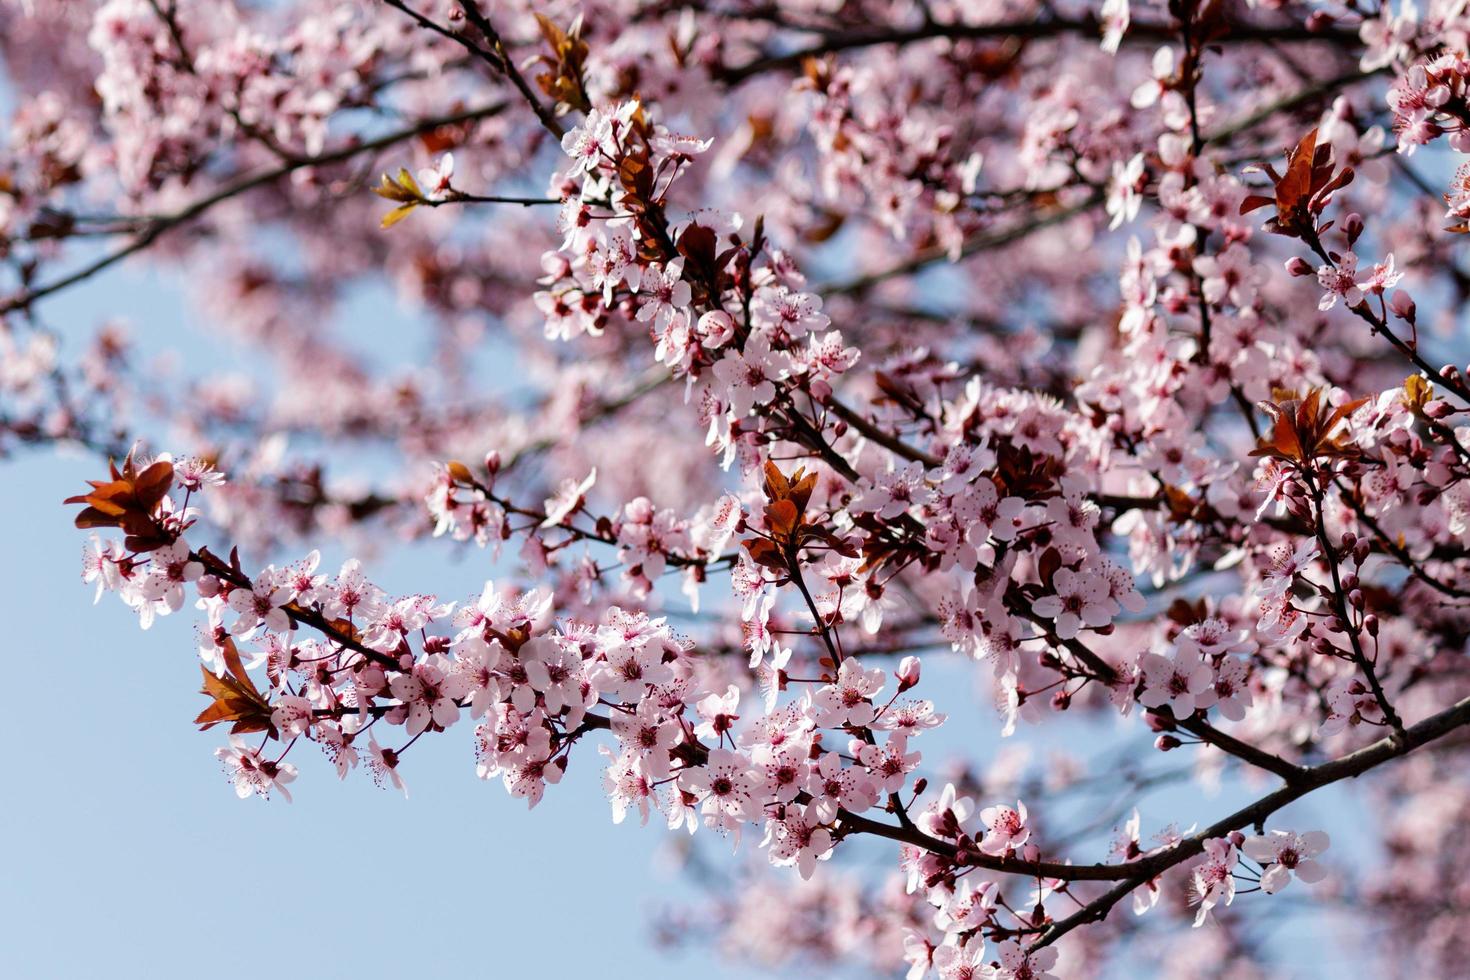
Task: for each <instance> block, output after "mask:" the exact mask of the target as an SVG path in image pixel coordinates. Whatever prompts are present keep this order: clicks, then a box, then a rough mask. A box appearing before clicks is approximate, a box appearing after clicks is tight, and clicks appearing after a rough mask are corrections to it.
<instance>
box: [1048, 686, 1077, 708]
mask: <svg viewBox="0 0 1470 980" xmlns="http://www.w3.org/2000/svg"><path fill="white" fill-rule="evenodd" d="M1051 706H1052V708H1053V709H1055V710H1057V711H1066V710H1067V709H1068V708H1070V707H1071V706H1072V695H1070V694H1068V693H1067V692H1066V691H1057V693H1055V694H1053V695H1052V696H1051Z"/></svg>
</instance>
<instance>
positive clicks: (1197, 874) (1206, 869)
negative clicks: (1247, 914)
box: [1189, 837, 1239, 927]
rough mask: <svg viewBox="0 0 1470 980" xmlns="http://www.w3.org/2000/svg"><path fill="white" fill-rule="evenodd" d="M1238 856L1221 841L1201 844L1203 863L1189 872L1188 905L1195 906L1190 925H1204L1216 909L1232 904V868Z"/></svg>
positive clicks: (1219, 839) (1233, 895)
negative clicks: (1192, 923) (1203, 845)
mask: <svg viewBox="0 0 1470 980" xmlns="http://www.w3.org/2000/svg"><path fill="white" fill-rule="evenodd" d="M1238 860H1239V856H1238V855H1237V854H1236V853H1235V848H1234V846H1232V845H1231V843H1230V841H1228V840H1226V839H1225V838H1223V837H1211V838H1210V839H1208V840H1206V841H1205V859H1204V860H1203V861H1201V862H1200V863H1199V864H1197V865H1195V866H1194V868H1193V869H1192V870H1191V871H1190V876H1189V885H1190V902H1191V903H1192V904H1198V905H1199V909H1198V911H1197V912H1196V913H1195V917H1194V924H1195V926H1196V927H1199V926H1201V925H1203V924H1204V921H1205V919H1206V918H1207V917H1208V916H1209V914H1210V910H1211V909H1213V908H1214V907H1215V906H1216V905H1219V904H1222V903H1223V904H1225V905H1229V904H1230V903H1231V902H1233V901H1234V900H1235V865H1236V862H1237V861H1238Z"/></svg>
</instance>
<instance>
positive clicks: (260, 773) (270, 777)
mask: <svg viewBox="0 0 1470 980" xmlns="http://www.w3.org/2000/svg"><path fill="white" fill-rule="evenodd" d="M214 754H215V756H216V757H217V758H218V759H219V760H220V764H221V765H222V766H223V767H224V770H225V775H227V776H229V777H230V781H231V782H232V783H234V784H235V795H236V796H238V797H240V799H242V800H243V799H245V798H246V797H247V796H249V795H250V794H251V793H254V794H255V795H256V796H261V797H269V796H270V795H271V791H272V790H276V791H277V792H279V793H280V794H281V796H282V797H283V798H284V799H285V801H286V802H287V803H290V802H291V793H290V792H289V791H288V790H287V789H286V784H287V783H289V782H291V781H292V780H294V779H295V778H296V767H295V766H293V765H291V764H290V763H288V762H282V763H275V762H272V761H271V760H269V759H266V758H264V757H262V756H261V754H260V753H259V752H258V751H256V750H255V749H253V748H251V747H250V746H248V745H246V744H245V740H244V739H243V738H241V737H240V736H238V735H231V736H230V747H229V748H227V749H223V748H221V749H215V750H214Z"/></svg>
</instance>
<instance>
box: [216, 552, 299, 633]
mask: <svg viewBox="0 0 1470 980" xmlns="http://www.w3.org/2000/svg"><path fill="white" fill-rule="evenodd" d="M276 579H277V575H276V572H275V570H274V569H271V568H267V569H266V570H265V571H263V572H261V573H260V575H259V576H258V577H257V578H256V580H255V583H254V585H252V586H251V587H250V588H248V589H234V590H232V591H231V592H230V599H229V603H230V608H231V609H233V610H235V612H237V613H238V614H239V615H238V616H237V617H236V619H235V622H234V624H233V625H232V626H231V627H230V632H231V633H233V634H234V635H236V636H244V635H245V634H247V633H249V632H251V631H252V630H254V629H255V628H256V627H257V626H262V625H263V626H264V627H265V628H266V629H268V630H273V631H275V632H277V633H286V632H289V631H290V629H291V617H289V616H287V615H286V610H284V609H282V608H281V607H282V606H284V605H286V603H288V602H290V601H291V590H290V589H288V588H286V587H284V586H282V585H281V584H279V583H278V582H277V581H276Z"/></svg>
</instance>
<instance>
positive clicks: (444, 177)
mask: <svg viewBox="0 0 1470 980" xmlns="http://www.w3.org/2000/svg"><path fill="white" fill-rule="evenodd" d="M453 176H454V154H453V153H446V154H444V155H443V156H442V157H440V158H439V163H438V165H437V166H435V167H431V168H426V169H423V170H420V171H419V172H418V184H419V189H420V190H422V191H423V192H424V199H425V200H428V201H442V200H444V198H446V197H448V196H449V192H450V190H451V188H450V186H449V181H450V179H451V178H452V177H453Z"/></svg>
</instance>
